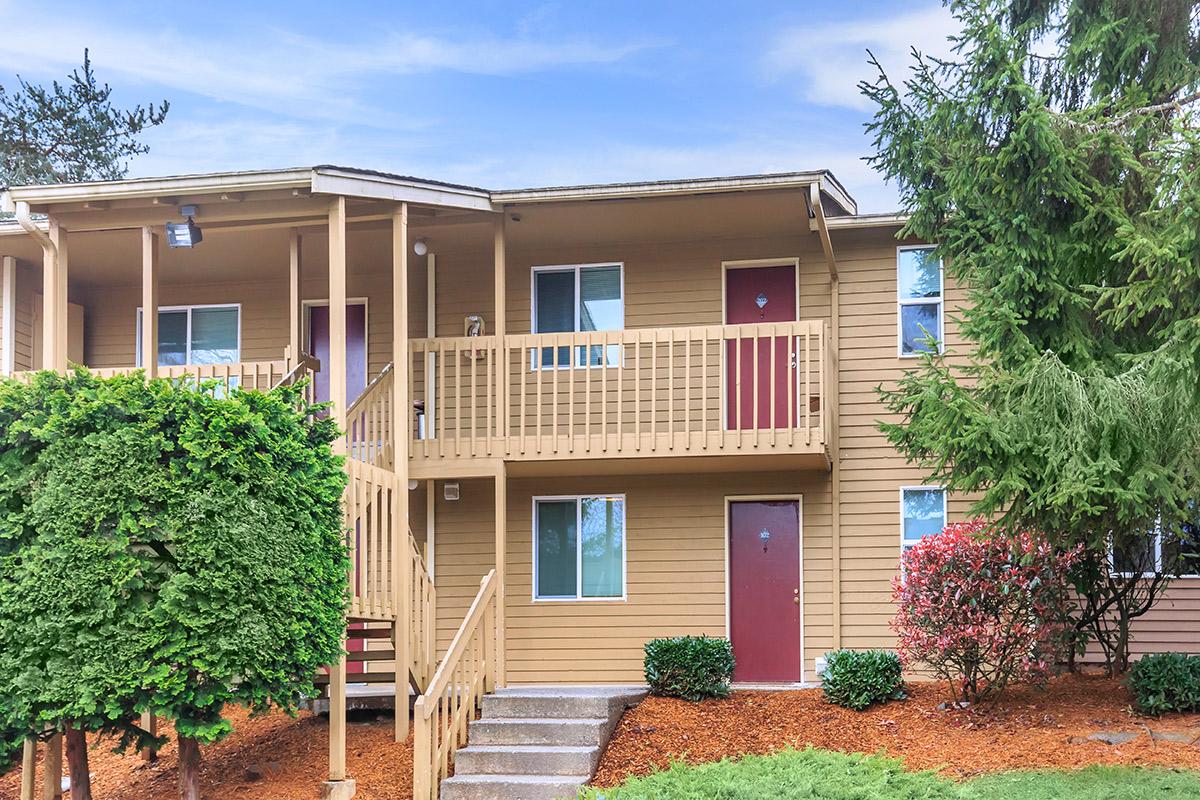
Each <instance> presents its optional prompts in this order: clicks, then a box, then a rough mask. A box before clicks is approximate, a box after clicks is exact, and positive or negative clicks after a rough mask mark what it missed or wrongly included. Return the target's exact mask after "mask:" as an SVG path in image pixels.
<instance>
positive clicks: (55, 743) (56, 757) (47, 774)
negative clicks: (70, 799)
mask: <svg viewBox="0 0 1200 800" xmlns="http://www.w3.org/2000/svg"><path fill="white" fill-rule="evenodd" d="M62 764H63V737H62V734H61V733H55V734H54V735H52V736H51V737H50V739H49V741H47V742H46V757H45V758H44V759H42V800H60V798H61V797H62V795H63V791H62V774H63V768H62Z"/></svg>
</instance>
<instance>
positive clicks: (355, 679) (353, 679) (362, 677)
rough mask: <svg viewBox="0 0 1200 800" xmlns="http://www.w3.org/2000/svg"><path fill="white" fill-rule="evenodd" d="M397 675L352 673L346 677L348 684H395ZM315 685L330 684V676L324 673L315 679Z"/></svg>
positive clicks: (388, 673) (391, 673)
mask: <svg viewBox="0 0 1200 800" xmlns="http://www.w3.org/2000/svg"><path fill="white" fill-rule="evenodd" d="M395 682H396V673H394V672H351V673H349V674H348V675H347V676H346V683H395ZM313 683H314V684H315V685H317V686H325V685H326V684H328V683H329V674H328V673H326V672H322V673H320V674H319V675H317V676H316V677H315V678H313Z"/></svg>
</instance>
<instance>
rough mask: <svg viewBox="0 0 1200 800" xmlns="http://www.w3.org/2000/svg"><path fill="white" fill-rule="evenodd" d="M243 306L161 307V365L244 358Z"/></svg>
mask: <svg viewBox="0 0 1200 800" xmlns="http://www.w3.org/2000/svg"><path fill="white" fill-rule="evenodd" d="M240 341H241V308H240V307H238V306H236V305H233V306H165V307H161V308H159V309H158V365H159V366H160V367H171V366H180V365H183V364H233V363H236V362H238V361H240V360H241V347H240ZM137 365H138V366H139V367H141V366H144V365H143V364H142V309H140V308H139V309H138V312H137Z"/></svg>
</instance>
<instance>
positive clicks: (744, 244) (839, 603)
mask: <svg viewBox="0 0 1200 800" xmlns="http://www.w3.org/2000/svg"><path fill="white" fill-rule="evenodd" d="M6 204H7V207H8V209H7V210H12V211H15V212H16V213H17V218H16V219H14V220H4V221H0V256H3V257H4V261H3V276H2V283H0V299H2V303H0V367H2V368H3V370H4V371H5V372H6V373H9V374H11V373H19V372H21V371H26V370H31V369H38V368H43V367H54V368H60V369H61V368H65V367H66V365H67V364H68V362H71V363H79V364H83V365H86V366H87V367H89V368H91V369H94V370H98V371H101V372H107V373H111V372H113V371H121V370H131V369H134V368H137V367H145V368H146V369H147V370H148V371H150V372H154V373H157V374H161V375H167V376H176V377H178V376H183V375H187V374H191V375H198V376H201V377H206V376H207V377H216V378H218V379H220V380H223V381H225V382H226V383H230V384H237V385H241V386H246V387H258V388H267V387H269V386H271V385H274V384H276V383H279V382H281V381H287V380H294V379H296V378H297V377H300V376H302V375H304V374H308V373H311V374H313V375H314V378H315V380H314V384H313V385H314V393H315V395H316V396H317V397H318V398H319V399H323V400H330V401H332V403H333V409H334V413H335V414H336V415H337V418H338V420H339V421H340V422H341V423H342V424H343V426H344V427H345V428H346V429H347V430H348V436H347V440H346V442H345V443H344V452H345V453H346V454H347V456H348V467H347V468H348V470H349V471H350V473H351V477H352V481H351V486H350V489H349V490H348V493H347V527H348V530H349V531H350V543H351V546H352V547H353V548H354V549H355V554H354V564H355V569H354V573H353V575H352V576H351V582H352V595H353V604H352V609H351V614H350V616H351V621H352V622H354V623H360V622H361V623H364V624H365V626H366V627H358V628H356V629H355V630H353V631H351V633H350V639H351V640H350V650H351V653H350V656H349V658H348V661H347V662H346V663H345V664H343V665H340V666H335V668H334V669H333V670H332V677H331V686H330V696H331V702H332V710H333V712H334V714H333V718H334V720H335V724H334V726H333V738H334V740H335V741H334V742H333V745H332V752H331V756H332V767H331V778H332V779H333V780H339V779H340V777H344V752H340V753H339V751H338V748H339V744H338V737H340V736H344V729H342V730H339V726H338V724H337V720H338V719H339V715H343V714H344V703H345V702H346V700H345V694H346V688H345V684H346V683H347V682H349V683H350V684H355V683H366V684H368V685H370V684H371V683H372V682H373V681H378V682H380V683H384V684H393V685H395V686H398V687H400V688H398V689H396V694H397V696H400V695H401V694H404V695H407V687H406V685H405V684H406V681H405V678H406V677H407V678H409V680H410V681H411V682H412V683H413V684H414V685H415V686H416V688H417V690H418V691H428V690H429V687H430V684H431V681H432V682H434V683H436V681H435V679H434V675H433V672H434V669H435V667H436V665H438V664H439V663H440V664H442V665H443V666H445V664H446V661H447V658H446V656H447V651H448V650H451V651H453V652H452V653H451V656H452V657H453V658H452V661H453V664H454V665H458V664H460V663H461V664H469V663H473V664H475V665H476V668H478V667H479V665H481V664H484V665H486V666H485V667H484V668H483V671H484V673H486V677H485V678H484V679H483V680H482V684H481V686H479V687H476V686H475V685H474V684H473V683H471V681H470V680H469V679H467V678H462V677H461V676H460V677H453V676H450V677H445V676H443V678H442V679H441V680H442V682H441V683H438V684H437V685H436V686H434V687H433V691H434V694H435V695H437V697H442V696H443V694H444V690H445V689H446V687H447V686H450V687H453V686H455V685H458V684H456V683H455V681H458V682H459V683H463V681H466V683H464V684H463V685H467V686H469V688H468V690H467V691H468V693H472V692H476V691H477V690H478V691H486V690H488V689H490V688H491V687H492V686H493V685H504V684H543V683H571V684H594V683H638V682H640V681H641V680H642V647H643V645H644V643H645V642H646V641H647V640H648V639H651V638H654V637H659V636H668V635H678V634H708V635H713V636H729V637H730V638H731V639H732V641H733V647H734V651H735V655H736V658H737V673H736V676H735V677H736V680H738V681H739V682H744V683H769V684H794V683H800V682H806V681H814V680H816V678H817V668H816V662H817V659H818V658H820V657H821V656H822V655H823V654H824V653H825V652H827V651H829V650H831V649H835V648H838V647H851V648H867V647H890V646H891V645H892V643H893V637H892V634H891V632H890V630H889V627H888V621H889V619H890V617H891V615H892V612H893V608H892V605H891V599H890V597H891V591H890V581H891V579H892V577H893V575H894V574H895V572H896V568H897V562H898V558H899V555H900V553H901V550H902V548H903V547H904V546H905V545H906V544H908V543H911V542H913V541H915V540H916V539H918V538H920V537H921V536H922V535H924V534H926V533H929V532H931V531H934V530H938V529H939V528H940V527H941V525H942V524H943V523H944V522H945V521H947V520H950V519H954V518H959V517H961V516H962V515H963V514H964V513H965V511H966V508H967V503H966V501H965V500H962V499H958V498H954V497H947V496H946V495H945V493H943V492H942V491H941V489H939V488H937V487H931V486H928V485H924V484H923V480H922V479H923V476H922V475H921V474H920V472H919V471H918V470H917V469H915V468H913V467H910V466H909V465H907V464H906V463H905V461H904V459H903V458H901V457H900V456H899V455H898V454H897V453H896V452H895V451H894V450H892V449H891V447H890V446H889V445H888V444H887V442H886V440H885V439H884V438H883V436H882V435H881V434H880V433H879V432H878V430H877V429H876V421H877V420H878V419H880V418H881V417H883V416H885V414H884V410H883V408H882V406H881V405H880V403H879V400H878V397H877V395H876V393H875V388H876V387H877V386H878V385H879V384H881V383H882V384H888V383H890V382H893V381H895V380H896V379H897V378H898V377H899V376H900V375H901V374H902V372H903V371H904V370H905V368H906V367H907V366H909V365H911V363H912V362H911V360H910V359H911V358H912V357H913V356H914V355H915V354H916V353H917V352H918V351H919V349H920V347H921V346H922V345H921V339H922V336H923V334H922V328H924V329H927V330H931V331H934V332H936V333H937V334H938V335H939V336H940V337H941V338H942V339H943V341H944V342H945V345H946V346H947V347H948V348H950V349H953V348H954V347H955V345H956V344H957V339H956V333H955V329H954V325H953V323H952V311H953V309H954V308H955V306H956V305H957V304H959V303H961V301H962V300H963V292H962V290H961V289H960V288H959V287H957V286H955V285H954V284H953V283H952V282H950V281H948V280H946V279H945V277H944V276H943V274H942V269H941V266H940V264H939V263H938V262H937V261H936V260H935V259H933V258H931V257H930V256H929V252H930V250H929V248H928V246H927V245H925V244H923V243H921V242H915V241H900V240H897V233H898V231H899V230H900V228H901V226H902V222H903V221H902V220H901V219H900V218H898V217H896V216H894V215H862V214H858V213H857V208H856V206H855V203H854V201H853V199H852V198H851V197H850V196H849V195H848V194H847V192H846V191H845V190H844V189H843V188H842V186H841V185H840V184H839V183H838V181H837V180H836V178H834V176H833V175H831V174H830V173H828V172H825V171H816V172H799V173H787V174H774V175H753V176H740V177H730V178H713V179H689V180H679V181H659V182H646V183H628V184H613V185H602V186H571V187H552V188H543V189H523V190H506V191H488V190H484V189H478V188H474V187H466V186H457V185H448V184H444V183H439V182H436V181H429V180H423V179H417V178H411V177H403V176H396V175H389V174H382V173H375V172H368V171H363V170H355V169H347V168H342V167H330V166H322V167H315V168H304V169H292V170H282V171H271V172H246V173H231V174H218V175H197V176H183V177H170V178H158V179H132V180H125V181H117V182H110V183H91V184H77V185H64V186H36V187H17V188H12V189H11V190H10V191H9V192H8V193H7V195H6ZM188 214H190V215H191V218H192V219H193V220H194V223H195V226H196V227H198V229H199V230H200V232H201V233H202V237H203V238H202V241H199V242H198V243H195V244H194V245H193V246H191V247H168V246H167V245H168V243H167V242H166V241H165V235H164V234H165V229H164V226H165V225H166V223H168V222H171V223H179V222H183V221H185V215H188ZM194 233H195V232H194V229H193V232H192V234H193V236H194ZM405 520H407V528H408V529H409V530H411V538H410V537H409V536H407V535H406V532H405V530H404V528H405V525H404V521H405ZM489 573H492V574H491V576H490V577H487V578H485V576H488V575H489ZM481 579H484V580H483V584H482V588H481ZM1197 620H1200V586H1197V585H1196V584H1191V583H1186V582H1184V583H1181V584H1180V585H1179V586H1177V587H1176V588H1175V589H1173V590H1172V592H1171V594H1170V595H1169V596H1168V597H1167V598H1166V599H1165V600H1164V601H1163V603H1162V605H1161V607H1160V608H1159V609H1158V610H1157V611H1156V612H1155V613H1154V614H1153V615H1152V616H1151V617H1150V618H1148V619H1146V620H1143V621H1142V622H1141V623H1139V629H1138V632H1137V645H1136V646H1137V647H1138V648H1139V649H1142V650H1145V649H1185V648H1186V647H1187V646H1188V645H1189V643H1190V645H1191V646H1192V647H1194V646H1195V644H1194V643H1195V641H1196V625H1197V624H1198V623H1197ZM380 625H382V626H383V628H380V627H379V626H380ZM481 625H484V626H486V625H492V626H493V627H492V630H494V631H495V634H494V637H493V636H490V635H489V636H487V637H484V639H485V640H476V639H474V638H472V636H475V632H476V631H477V629H479V628H480V626H481ZM389 626H390V631H389V630H386V628H388V627H389ZM456 635H457V636H458V639H459V642H458V644H456V645H455V647H453V648H452V646H451V645H452V642H453V641H454V640H455V638H456ZM378 637H382V638H378ZM396 663H399V664H401V665H407V669H406V668H405V667H404V666H402V667H401V669H400V670H397V669H396V667H395V664H396ZM347 671H348V673H349V674H348V676H347V675H346V672H347ZM443 671H444V672H455V670H452V669H451V670H443ZM397 672H398V673H399V680H396V675H397ZM470 672H471V670H470V669H469V668H467V667H463V669H462V670H461V675H467V674H469V673H470ZM455 674H456V675H459V674H460V673H459V672H455ZM451 694H453V691H451ZM437 697H434V698H433V699H432V700H431V701H430V702H431V703H435V702H440V701H438V700H437ZM426 711H427V713H428V709H426ZM453 711H454V710H453V709H451V712H453ZM420 713H421V712H420V711H418V719H420ZM438 714H441V711H439V712H438ZM401 717H404V719H403V721H401V720H400V718H401ZM397 718H398V727H399V728H402V729H403V730H401V731H399V732H403V731H406V730H407V724H408V723H407V716H405V715H400V714H398V715H397ZM439 718H440V717H439ZM418 725H420V722H419V723H418ZM420 730H421V729H420V727H419V728H418V733H420ZM426 735H428V734H426ZM435 738H436V736H435ZM435 744H436V743H435ZM438 746H440V745H438Z"/></svg>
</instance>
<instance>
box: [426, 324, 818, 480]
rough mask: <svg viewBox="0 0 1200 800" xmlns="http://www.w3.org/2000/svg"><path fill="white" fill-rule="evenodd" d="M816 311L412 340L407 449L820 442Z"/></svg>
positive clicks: (810, 447) (676, 451)
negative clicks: (691, 323) (808, 316)
mask: <svg viewBox="0 0 1200 800" xmlns="http://www.w3.org/2000/svg"><path fill="white" fill-rule="evenodd" d="M828 342H829V338H828V335H827V332H826V329H825V324H824V323H823V322H819V321H801V322H787V323H784V322H779V323H759V324H752V325H710V326H701V327H690V328H644V329H632V330H621V331H598V332H591V333H561V334H558V333H553V334H528V335H519V336H507V337H504V339H503V341H499V340H498V339H497V338H496V337H495V336H480V337H456V338H444V339H418V340H414V341H412V342H411V343H410V358H409V365H408V368H409V383H410V386H411V387H412V396H413V398H414V399H415V400H416V401H417V402H416V405H417V407H418V408H422V407H423V412H424V420H423V421H422V420H421V419H420V417H419V416H418V421H417V423H416V424H415V425H414V427H413V433H414V441H413V445H412V454H413V457H414V458H416V459H446V458H479V457H504V458H509V459H517V460H519V459H544V458H588V457H617V456H620V457H636V456H649V455H713V454H721V453H739V452H740V453H746V452H756V451H757V452H795V453H811V452H821V451H822V449H823V448H824V444H825V431H826V430H827V429H828V423H827V419H828V404H827V403H826V402H825V399H824V398H825V397H826V380H827V375H829V371H830V366H829V364H830V354H829V347H828Z"/></svg>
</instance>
